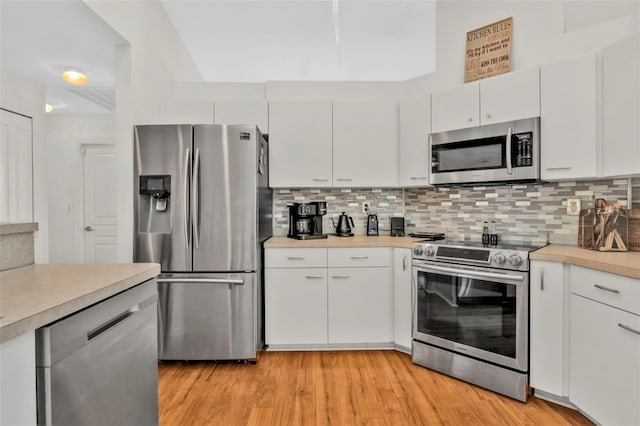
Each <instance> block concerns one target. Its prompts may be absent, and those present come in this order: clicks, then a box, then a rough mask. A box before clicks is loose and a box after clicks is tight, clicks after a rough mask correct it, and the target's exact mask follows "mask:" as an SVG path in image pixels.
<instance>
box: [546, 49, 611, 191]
mask: <svg viewBox="0 0 640 426" xmlns="http://www.w3.org/2000/svg"><path fill="white" fill-rule="evenodd" d="M596 82H597V75H596V55H595V54H589V55H585V56H580V57H578V58H575V59H570V60H567V61H564V62H559V63H554V64H549V65H544V66H542V68H541V70H540V87H541V90H540V100H541V103H540V110H541V118H540V150H541V170H540V174H541V177H542V179H544V180H562V179H579V178H589V177H595V176H596V172H597V166H596V146H597V129H598V116H597V92H596V87H597V85H596Z"/></svg>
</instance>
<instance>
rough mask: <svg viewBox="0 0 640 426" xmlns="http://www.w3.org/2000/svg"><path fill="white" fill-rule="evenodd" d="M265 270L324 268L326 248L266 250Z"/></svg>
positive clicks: (325, 265)
mask: <svg viewBox="0 0 640 426" xmlns="http://www.w3.org/2000/svg"><path fill="white" fill-rule="evenodd" d="M264 257H265V262H264V263H265V268H326V267H327V249H326V248H302V249H300V248H293V249H292V248H268V249H266V250H265V251H264Z"/></svg>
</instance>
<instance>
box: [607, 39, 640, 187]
mask: <svg viewBox="0 0 640 426" xmlns="http://www.w3.org/2000/svg"><path fill="white" fill-rule="evenodd" d="M639 37H640V36H635V37H630V38H627V39H625V40H622V41H621V42H619V43H617V44H615V45H613V46H610V47H607V48H605V49H604V50H603V52H602V73H603V76H602V77H603V91H604V96H603V106H602V112H603V124H604V138H603V142H602V143H603V150H602V155H603V158H602V174H603V176H621V175H631V174H640V120H639V118H640V66H639V62H640V59H639V56H640V54H639V53H638V52H640V40H639Z"/></svg>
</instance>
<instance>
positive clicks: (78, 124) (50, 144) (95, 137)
mask: <svg viewBox="0 0 640 426" xmlns="http://www.w3.org/2000/svg"><path fill="white" fill-rule="evenodd" d="M115 131H116V120H115V114H93V115H91V114H82V115H72V114H50V115H48V116H47V138H46V139H47V140H46V144H47V150H48V159H49V161H48V164H47V173H48V175H49V176H50V179H49V181H50V182H54V179H55V185H52V187H53V186H55V187H56V188H57V190H56V191H49V197H48V206H49V224H50V229H49V253H50V256H49V260H50V262H51V263H82V262H83V260H84V254H83V253H84V245H83V244H84V233H83V230H82V226H83V223H84V218H83V214H84V212H83V206H84V195H83V181H82V176H83V158H82V150H81V148H82V145H83V144H114V143H115ZM115 193H116V188H115V183H114V194H115ZM109 196H111V197H112V196H113V194H109Z"/></svg>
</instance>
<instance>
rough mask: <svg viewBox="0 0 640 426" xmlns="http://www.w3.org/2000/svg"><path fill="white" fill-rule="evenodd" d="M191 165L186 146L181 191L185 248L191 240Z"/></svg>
mask: <svg viewBox="0 0 640 426" xmlns="http://www.w3.org/2000/svg"><path fill="white" fill-rule="evenodd" d="M190 166H191V150H190V149H189V148H187V151H186V153H185V155H184V188H182V189H183V191H182V194H183V195H182V196H183V200H182V202H183V203H184V243H185V245H186V246H187V249H190V248H191V242H190V241H189V235H190V233H189V191H188V190H187V189H188V185H189V170H190Z"/></svg>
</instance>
